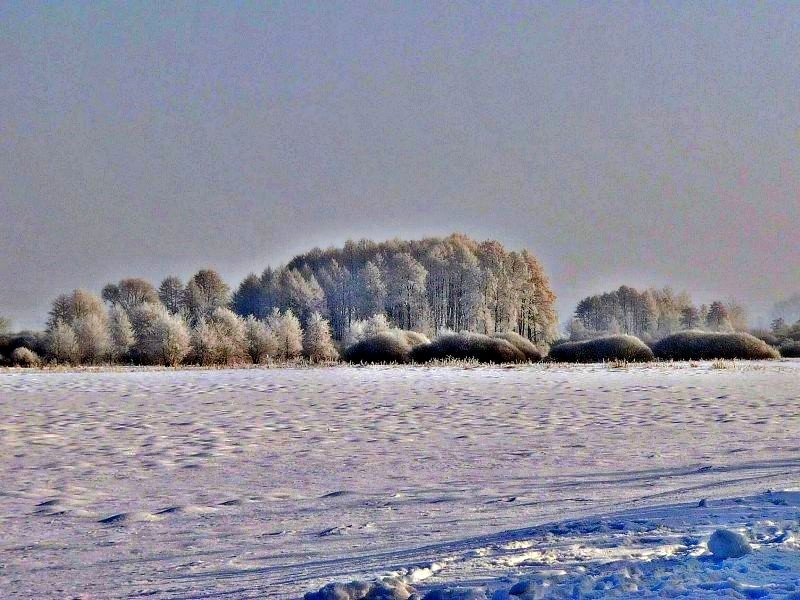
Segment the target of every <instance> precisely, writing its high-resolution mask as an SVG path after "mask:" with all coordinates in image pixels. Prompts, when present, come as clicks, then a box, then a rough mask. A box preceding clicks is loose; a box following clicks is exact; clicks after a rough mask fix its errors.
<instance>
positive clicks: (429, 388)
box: [0, 361, 800, 600]
mask: <svg viewBox="0 0 800 600" xmlns="http://www.w3.org/2000/svg"><path fill="white" fill-rule="evenodd" d="M719 366H720V365H712V364H711V363H697V364H691V365H690V364H688V363H676V364H674V365H669V364H662V365H640V366H631V367H628V368H621V369H620V368H610V367H608V366H605V365H588V366H586V365H584V366H568V367H566V366H560V365H557V366H553V365H535V366H518V367H513V368H502V367H480V368H444V367H368V368H358V367H336V368H320V369H245V370H184V371H171V370H146V369H145V370H131V371H101V372H41V371H20V370H7V371H4V372H0V456H2V457H3V460H2V461H0V531H2V533H3V536H2V538H0V553H1V554H0V556H2V561H1V562H0V597H3V598H32V597H35V598H87V599H88V598H104V599H105V598H133V597H142V596H144V597H154V598H168V599H178V598H187V599H188V598H226V599H227V598H302V597H303V596H304V594H306V593H314V592H316V591H318V590H320V589H322V588H323V587H324V586H326V585H329V584H330V585H331V588H329V589H332V588H333V584H338V585H339V588H340V589H344V590H348V591H346V592H342V593H341V594H340V595H338V596H336V595H334V596H330V597H331V598H343V599H347V598H348V596H347V595H343V594H345V593H347V594H350V597H353V598H359V597H361V598H362V600H363V599H366V600H375V599H377V598H384V599H385V598H392V597H393V596H391V595H389V594H394V597H395V598H402V597H403V596H402V594H403V593H407V594H408V595H409V596H408V597H409V598H413V597H414V594H415V595H416V597H417V598H426V597H427V598H428V600H431V599H433V598H443V599H444V598H454V599H455V598H459V599H464V598H487V599H490V600H502V599H507V600H517V599H528V598H553V597H555V598H558V597H584V598H606V597H610V598H614V597H619V598H648V597H682V598H703V597H708V598H716V597H732V598H759V597H765V598H800V558H798V557H800V544H799V543H798V533H797V532H798V528H799V527H800V523H799V522H798V518H799V517H800V494H799V493H798V492H793V491H791V490H792V489H798V485H800V443H798V439H800V438H799V437H798V433H800V416H798V413H799V411H798V410H797V405H798V400H799V399H800V385H799V382H800V361H781V362H770V363H759V364H756V363H745V362H743V363H731V364H730V365H725V366H728V368H718V367H719ZM780 490H784V491H780ZM787 490H788V491H787ZM701 500H705V502H704V503H702V505H701V502H700V501H701ZM718 529H725V530H729V531H734V532H739V533H741V534H743V535H744V536H746V538H747V539H748V540H749V542H748V543H749V544H750V546H751V547H752V552H751V553H750V554H747V555H745V556H742V557H739V558H728V559H724V560H722V559H720V558H719V557H715V556H713V555H712V553H711V552H710V551H709V549H708V543H709V538H710V536H711V535H712V534H713V533H714V532H715V531H716V530H718ZM353 581H356V582H362V583H359V584H356V585H355V586H350V587H349V588H348V587H347V586H348V584H350V582H353ZM376 581H377V582H381V581H382V582H383V583H382V584H379V585H376V583H375V582H376ZM387 582H388V583H387ZM370 586H371V587H370ZM359 589H361V590H364V589H367V590H370V589H373V590H378V591H373V592H367V593H372V594H373V595H372V596H371V597H369V596H363V595H362V596H358V595H357V594H359V593H362V592H360V591H358V590H359ZM354 590H355V591H354ZM387 590H390V591H387ZM397 590H400V591H399V592H398V591H397ZM512 592H514V595H512ZM354 593H355V594H356V595H353V594H354ZM398 594H400V595H398ZM312 597H313V596H312ZM320 598H325V596H322V597H320Z"/></svg>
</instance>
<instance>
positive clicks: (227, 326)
mask: <svg viewBox="0 0 800 600" xmlns="http://www.w3.org/2000/svg"><path fill="white" fill-rule="evenodd" d="M210 324H211V326H212V327H213V329H214V331H215V333H216V336H215V338H216V342H217V347H216V349H215V350H216V352H215V354H216V356H217V361H218V362H220V363H222V364H235V363H239V362H242V361H244V360H245V358H246V357H248V356H249V354H248V352H247V330H246V328H245V324H244V321H243V320H242V318H241V317H240V316H238V315H237V314H235V313H234V312H233V311H231V310H229V309H227V308H223V307H218V308H216V309H215V310H214V312H213V313H212V314H211V320H210Z"/></svg>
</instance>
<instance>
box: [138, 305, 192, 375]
mask: <svg viewBox="0 0 800 600" xmlns="http://www.w3.org/2000/svg"><path fill="white" fill-rule="evenodd" d="M129 317H130V320H131V326H132V327H133V331H134V335H135V337H136V342H135V343H134V346H133V348H132V353H133V355H134V356H135V357H136V358H137V359H138V360H139V361H141V362H144V363H149V364H160V365H166V366H177V365H179V364H180V363H181V361H182V360H183V359H184V358H185V357H186V355H187V354H188V353H189V349H190V345H189V341H190V337H189V329H188V327H187V326H186V323H185V322H184V320H183V319H182V318H181V317H179V316H178V315H172V314H170V313H169V311H168V310H167V309H166V307H165V306H164V305H163V304H160V303H159V304H151V303H143V304H139V305H138V306H135V307H133V308H132V309H131V312H130V314H129Z"/></svg>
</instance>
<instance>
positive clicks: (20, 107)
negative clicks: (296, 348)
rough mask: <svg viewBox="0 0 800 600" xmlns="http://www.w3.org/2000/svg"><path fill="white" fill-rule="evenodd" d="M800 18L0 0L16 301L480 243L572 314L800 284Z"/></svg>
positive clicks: (35, 305) (33, 316) (626, 7)
mask: <svg viewBox="0 0 800 600" xmlns="http://www.w3.org/2000/svg"><path fill="white" fill-rule="evenodd" d="M798 30H800V6H798V5H797V4H796V3H781V2H774V3H765V4H752V3H737V2H730V3H714V4H705V3H696V4H694V5H692V4H679V5H676V4H658V5H643V4H641V3H627V2H621V3H614V4H606V3H581V4H578V5H570V6H567V5H565V4H564V3H535V4H531V5H528V6H522V5H512V4H500V5H497V4H494V5H480V6H479V5H475V4H469V3H463V4H461V3H446V4H438V3H437V4H430V5H415V4H413V3H404V4H398V5H390V6H389V5H380V4H374V3H358V2H354V3H347V4H344V5H337V4H334V3H329V4H328V3H326V4H324V5H292V4H280V5H279V4H269V5H258V6H249V5H244V6H243V5H240V4H237V5H233V4H230V5H228V4H223V5H216V6H214V5H200V4H189V5H174V6H172V5H170V6H165V5H163V4H161V3H148V2H140V3H135V4H130V5H115V6H113V7H112V6H111V5H105V4H89V5H87V4H61V5H52V4H50V5H48V4H33V3H28V2H14V1H11V2H4V3H3V4H2V6H0V55H2V56H3V61H1V62H0V80H2V81H3V94H0V133H1V134H2V135H0V156H2V160H0V215H2V219H0V314H4V315H5V316H8V317H9V318H11V320H12V322H13V327H14V329H26V328H32V329H36V328H42V327H44V325H45V315H46V313H47V311H48V310H49V304H50V302H51V300H52V299H53V298H54V297H55V296H56V295H57V294H59V293H61V292H63V291H65V290H71V289H74V288H78V287H83V288H88V289H91V290H100V289H101V288H102V286H103V285H105V283H107V282H109V281H118V280H119V279H120V278H121V277H124V276H138V277H143V278H145V279H147V280H150V281H153V282H158V281H160V280H161V279H162V278H163V277H164V276H165V275H167V274H177V275H179V276H181V278H182V279H184V281H186V280H188V279H189V278H190V277H191V276H192V275H193V274H194V273H196V272H197V271H198V270H199V269H201V268H204V267H206V266H209V265H211V266H213V267H214V268H216V269H217V270H218V271H219V272H220V273H221V274H222V275H223V277H224V278H225V279H226V280H227V281H228V282H230V283H231V284H232V285H235V284H236V282H238V281H241V280H242V279H243V278H244V276H245V275H246V274H247V273H248V272H250V271H256V272H260V271H261V270H262V269H263V268H264V265H267V264H272V265H278V264H281V263H285V262H288V261H289V260H290V259H291V257H292V256H294V255H296V254H298V253H301V252H305V251H306V250H308V249H309V248H311V247H314V246H321V247H327V246H329V245H332V244H333V245H337V246H341V245H342V244H343V243H344V241H345V240H346V239H348V238H353V239H361V238H364V237H369V238H372V239H377V240H382V239H389V238H392V237H395V236H399V237H400V238H403V239H420V238H422V237H425V236H430V235H438V236H442V235H447V234H449V233H450V232H452V231H463V232H465V233H467V234H468V235H469V236H470V237H472V238H475V239H479V240H482V239H498V240H499V241H501V242H502V243H503V244H504V245H505V246H506V247H508V248H512V249H522V248H527V249H529V250H530V251H531V252H532V253H533V254H534V255H535V256H536V257H538V258H539V260H540V261H541V264H542V266H543V268H544V271H545V272H546V273H547V275H548V276H549V277H550V279H551V282H552V288H553V290H554V291H555V293H556V294H557V296H558V298H559V299H558V304H557V308H558V311H559V314H560V316H561V320H566V318H567V317H568V316H569V314H570V313H571V311H572V310H573V309H574V307H575V305H576V303H577V302H578V300H580V299H581V298H583V297H585V296H588V295H590V294H595V293H600V292H603V291H607V290H612V289H616V288H618V287H619V286H620V285H622V284H627V285H631V286H634V287H636V288H638V289H640V290H641V289H646V288H650V287H654V288H659V289H660V288H663V287H664V286H665V285H669V286H671V287H672V288H673V289H674V290H676V291H680V290H687V291H689V292H690V293H691V294H692V296H693V299H694V301H695V302H696V303H698V304H709V305H710V303H711V301H713V300H714V299H722V300H724V301H727V300H729V299H730V298H735V299H736V300H737V301H738V302H739V303H741V304H742V305H744V306H745V307H746V308H747V309H748V312H749V314H750V316H751V319H750V320H751V324H758V323H757V320H758V318H759V315H763V317H764V323H763V325H766V324H768V323H767V321H766V316H767V315H768V313H769V310H770V307H771V305H772V304H773V303H774V302H775V301H777V300H779V299H784V298H788V297H790V296H791V295H792V294H794V293H796V292H797V291H798V284H799V282H800V272H799V271H798V270H799V269H800V264H799V263H800V261H799V260H798V248H800V228H798V227H797V223H798V222H800V200H798V198H799V197H800V161H799V160H798V156H800V152H798V150H800V117H799V116H798V113H797V110H796V97H797V94H796V91H797V90H796V87H797V81H798V80H800V46H798V44H797V43H796V40H797V31H798Z"/></svg>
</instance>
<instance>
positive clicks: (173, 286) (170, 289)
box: [158, 275, 186, 315]
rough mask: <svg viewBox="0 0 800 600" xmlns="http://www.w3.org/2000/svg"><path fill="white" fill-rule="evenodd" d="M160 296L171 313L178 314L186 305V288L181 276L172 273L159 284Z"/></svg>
mask: <svg viewBox="0 0 800 600" xmlns="http://www.w3.org/2000/svg"><path fill="white" fill-rule="evenodd" d="M158 298H159V300H161V303H162V304H163V305H164V306H166V307H167V310H168V311H169V312H170V313H172V314H173V315H177V314H179V313H181V312H182V311H183V310H184V308H185V307H186V288H185V287H184V285H183V282H182V281H181V280H180V278H179V277H176V276H174V275H170V276H169V277H166V278H164V280H163V281H162V282H161V285H160V286H158Z"/></svg>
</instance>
